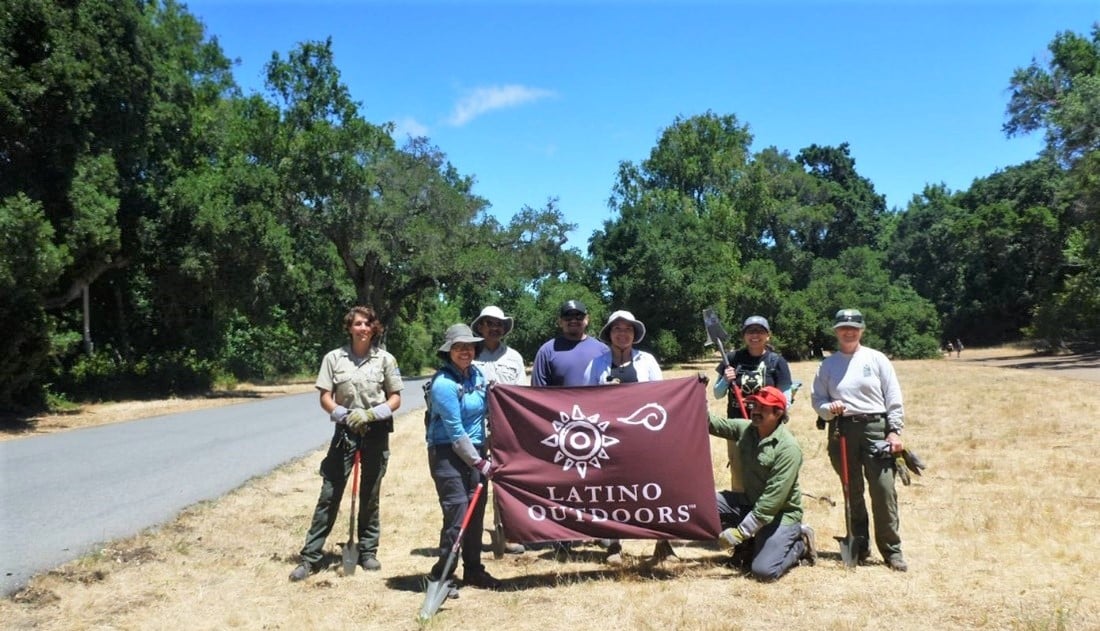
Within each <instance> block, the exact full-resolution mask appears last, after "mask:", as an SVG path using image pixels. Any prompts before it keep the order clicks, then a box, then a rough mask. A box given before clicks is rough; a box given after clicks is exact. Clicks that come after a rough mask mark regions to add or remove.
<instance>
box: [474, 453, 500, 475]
mask: <svg viewBox="0 0 1100 631" xmlns="http://www.w3.org/2000/svg"><path fill="white" fill-rule="evenodd" d="M471 466H472V467H473V468H474V469H475V470H476V471H477V472H478V473H480V474H481V476H482V477H483V478H485V479H486V480H492V479H493V474H495V473H496V467H494V466H493V463H492V462H491V461H490V460H489V459H488V458H478V459H477V460H475V461H474V463H473V464H472V465H471Z"/></svg>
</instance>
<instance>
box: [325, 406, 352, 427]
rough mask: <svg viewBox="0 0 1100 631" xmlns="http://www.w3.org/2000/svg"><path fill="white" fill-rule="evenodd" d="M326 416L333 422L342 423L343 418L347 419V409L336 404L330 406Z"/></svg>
mask: <svg viewBox="0 0 1100 631" xmlns="http://www.w3.org/2000/svg"><path fill="white" fill-rule="evenodd" d="M328 417H329V418H330V419H332V422H333V423H336V424H340V423H343V422H344V421H345V420H347V417H348V409H347V408H346V407H344V406H342V405H338V406H336V407H334V408H332V411H331V412H329V413H328Z"/></svg>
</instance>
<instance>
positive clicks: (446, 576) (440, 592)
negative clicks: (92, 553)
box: [417, 482, 485, 622]
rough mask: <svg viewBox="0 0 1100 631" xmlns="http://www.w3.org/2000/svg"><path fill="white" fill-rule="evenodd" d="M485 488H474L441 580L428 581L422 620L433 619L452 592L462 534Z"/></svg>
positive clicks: (420, 616) (478, 486)
mask: <svg viewBox="0 0 1100 631" xmlns="http://www.w3.org/2000/svg"><path fill="white" fill-rule="evenodd" d="M483 488H485V483H483V482H482V483H479V484H478V485H477V488H476V489H474V495H473V497H471V498H470V503H469V504H468V505H467V506H466V514H465V515H463V516H462V525H461V526H459V528H458V536H457V537H455V542H454V544H453V545H452V546H451V553H450V554H449V555H447V562H446V563H444V564H443V571H442V572H441V573H440V575H439V576H440V578H439V580H438V581H428V589H427V591H426V592H425V593H424V604H422V605H420V613H419V614H418V615H417V618H418V619H419V620H420V622H427V621H428V620H431V619H432V616H434V615H435V612H437V611H439V607H440V606H441V605H442V604H443V601H444V600H447V595H448V594H450V593H451V578H450V574H451V568H453V567H454V566H455V559H456V558H458V549H459V548H461V547H462V536H463V535H464V534H466V525H467V524H469V523H470V516H471V515H473V514H474V509H475V508H477V501H478V500H479V499H481V490H482V489H483Z"/></svg>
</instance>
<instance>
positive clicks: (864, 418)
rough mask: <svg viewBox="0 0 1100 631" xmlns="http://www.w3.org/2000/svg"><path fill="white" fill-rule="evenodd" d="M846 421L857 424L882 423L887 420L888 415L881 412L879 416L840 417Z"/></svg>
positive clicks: (856, 415)
mask: <svg viewBox="0 0 1100 631" xmlns="http://www.w3.org/2000/svg"><path fill="white" fill-rule="evenodd" d="M840 418H842V419H844V420H845V421H855V422H857V423H874V422H875V421H882V420H885V419H886V413H885V412H880V413H878V414H849V415H846V416H842V417H840Z"/></svg>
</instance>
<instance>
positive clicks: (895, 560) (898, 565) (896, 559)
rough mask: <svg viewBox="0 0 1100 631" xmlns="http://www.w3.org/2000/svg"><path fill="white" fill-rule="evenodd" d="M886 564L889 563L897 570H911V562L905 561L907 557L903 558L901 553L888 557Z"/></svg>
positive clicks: (891, 567)
mask: <svg viewBox="0 0 1100 631" xmlns="http://www.w3.org/2000/svg"><path fill="white" fill-rule="evenodd" d="M886 565H889V566H890V569H891V570H894V571H895V572H908V571H909V564H908V563H906V562H905V559H903V558H902V556H901V555H900V554H899V555H897V556H892V557H890V558H889V559H887V560H886Z"/></svg>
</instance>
